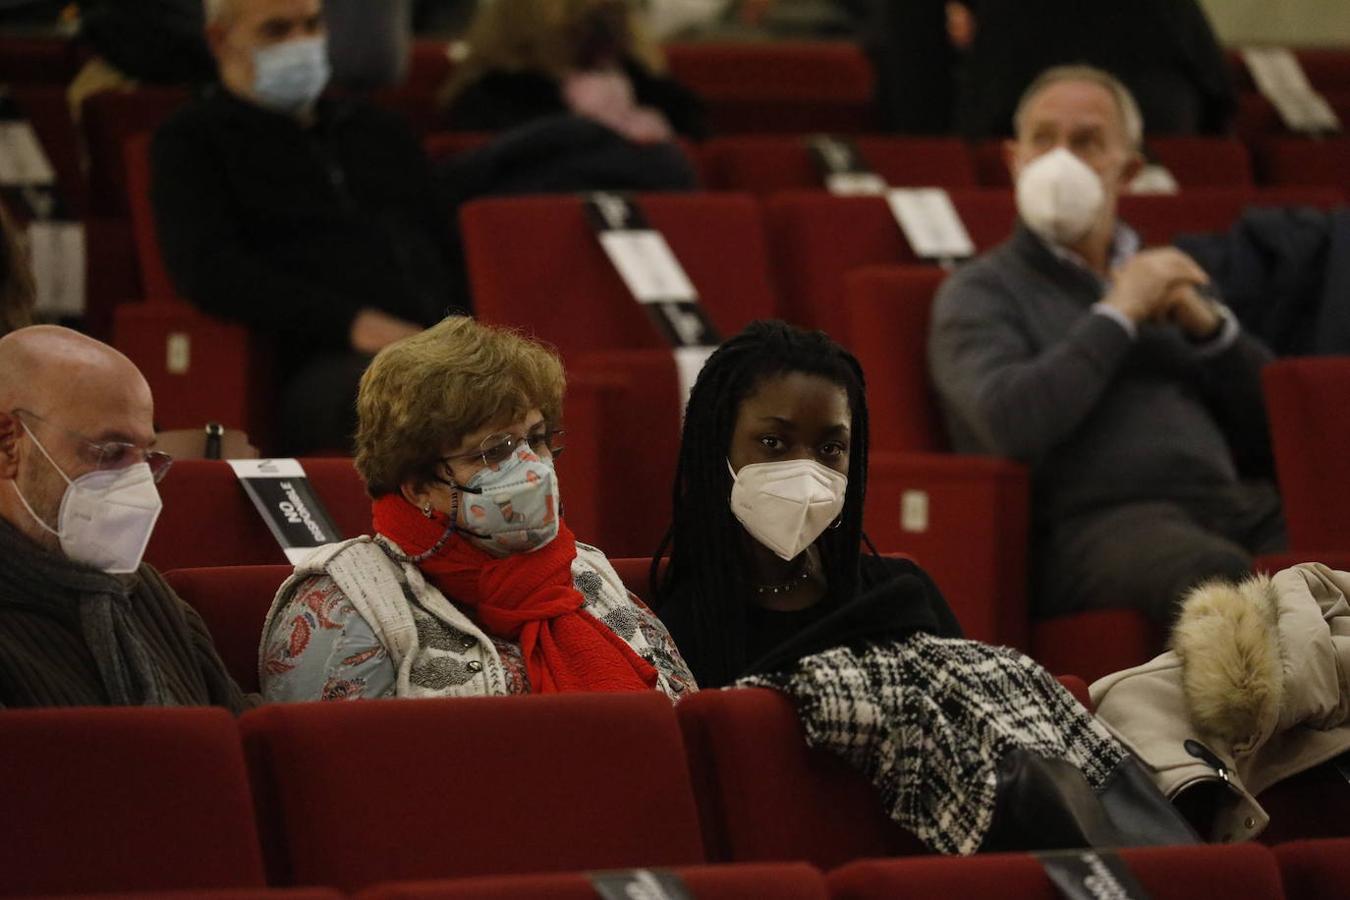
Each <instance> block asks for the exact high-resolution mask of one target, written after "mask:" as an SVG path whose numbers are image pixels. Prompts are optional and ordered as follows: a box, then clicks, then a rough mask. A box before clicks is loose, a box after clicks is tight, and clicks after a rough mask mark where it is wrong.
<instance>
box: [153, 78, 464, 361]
mask: <svg viewBox="0 0 1350 900" xmlns="http://www.w3.org/2000/svg"><path fill="white" fill-rule="evenodd" d="M152 152H153V167H154V181H153V186H152V199H153V201H154V206H155V219H156V225H157V230H158V233H159V244H160V247H161V248H163V252H164V260H165V263H166V264H167V266H168V268H169V272H170V274H171V275H172V277H173V280H174V283H175V285H176V287H177V289H178V291H179V292H180V293H182V294H183V295H184V296H185V297H186V298H187V299H188V300H190V301H192V302H193V303H194V304H196V305H197V306H199V307H201V308H202V309H203V310H205V311H206V312H209V313H212V314H214V315H218V316H221V317H223V318H226V319H232V320H234V321H237V322H241V323H243V324H244V325H246V326H248V327H250V328H251V329H253V330H255V331H258V332H263V333H268V334H274V335H279V336H281V337H282V338H283V339H284V340H285V350H286V352H285V353H284V354H282V355H283V356H284V357H285V358H286V359H287V361H288V362H291V363H292V364H296V363H298V361H299V358H303V357H306V356H309V355H311V354H313V353H315V352H320V351H324V350H329V351H346V350H349V349H350V345H349V332H350V328H351V323H352V320H353V318H354V317H355V315H356V313H357V311H358V310H359V309H360V308H361V307H367V306H369V307H375V308H378V309H382V310H384V311H386V312H388V313H389V314H391V315H394V316H397V317H399V318H402V319H406V320H407V321H410V322H413V323H416V324H419V325H431V324H434V323H435V322H437V321H439V320H440V319H441V318H443V317H444V316H445V315H446V314H447V313H448V312H450V311H451V310H452V309H453V308H454V307H456V306H462V305H463V300H462V298H461V297H460V291H459V289H458V288H457V285H458V282H457V281H456V280H455V278H453V277H452V275H453V273H454V272H455V270H456V267H455V265H454V263H453V262H452V261H451V260H452V257H451V256H450V254H449V249H448V247H449V242H448V240H447V227H446V226H447V220H448V215H447V214H446V213H445V212H444V211H443V210H442V209H441V204H440V203H439V202H438V200H437V195H436V191H435V190H434V187H433V183H432V176H431V171H430V166H429V164H428V162H427V160H426V157H425V156H424V155H423V153H422V150H421V148H420V147H419V146H418V144H417V142H416V140H415V139H414V138H413V136H412V133H411V132H410V131H409V129H408V127H407V125H406V124H405V123H404V122H403V121H402V120H401V119H400V118H399V117H398V116H397V115H395V114H393V113H389V112H387V111H384V110H380V109H378V108H376V107H374V106H370V105H366V104H363V103H357V102H352V101H347V100H330V99H325V100H321V101H320V103H319V105H318V107H317V109H316V122H315V124H314V125H313V126H311V127H303V126H301V125H300V124H299V123H298V122H297V121H296V120H295V119H293V118H291V117H289V116H284V115H279V114H277V113H273V112H271V111H269V110H266V109H263V108H262V107H259V106H256V105H253V104H251V103H246V102H244V101H242V100H239V99H238V98H236V97H234V96H233V95H231V94H230V93H229V92H227V91H225V90H223V89H221V88H219V87H213V88H211V89H209V90H208V91H207V92H206V93H205V94H204V95H203V97H202V98H201V99H199V100H198V101H196V102H195V103H192V104H191V105H189V106H187V107H186V108H184V109H182V110H181V111H179V112H178V113H177V114H175V115H174V116H173V117H172V118H171V119H170V120H169V121H168V122H166V123H165V124H164V126H163V127H161V128H160V130H159V132H158V133H157V134H156V135H155V140H154V145H153V151H152Z"/></svg>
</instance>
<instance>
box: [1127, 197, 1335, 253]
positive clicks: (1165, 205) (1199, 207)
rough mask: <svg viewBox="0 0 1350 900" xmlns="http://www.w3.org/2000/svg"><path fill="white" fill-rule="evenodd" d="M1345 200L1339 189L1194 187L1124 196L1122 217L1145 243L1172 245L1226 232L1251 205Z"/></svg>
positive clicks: (1323, 205) (1326, 204) (1322, 204)
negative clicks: (1179, 239) (1188, 237)
mask: <svg viewBox="0 0 1350 900" xmlns="http://www.w3.org/2000/svg"><path fill="white" fill-rule="evenodd" d="M1344 202H1345V198H1344V196H1343V195H1342V194H1341V192H1340V190H1339V189H1336V188H1313V187H1284V188H1264V189H1260V190H1254V189H1250V188H1192V189H1190V190H1188V191H1183V192H1182V193H1180V194H1176V195H1173V196H1142V195H1135V196H1126V197H1121V198H1120V216H1121V218H1122V219H1124V220H1125V221H1126V222H1129V223H1130V225H1131V226H1133V227H1134V228H1135V230H1137V231H1138V232H1139V235H1140V237H1142V238H1143V239H1144V243H1145V244H1146V245H1153V244H1170V243H1171V242H1172V241H1174V240H1176V238H1177V236H1178V235H1181V234H1187V233H1190V232H1199V231H1227V230H1228V228H1229V227H1230V226H1232V224H1233V223H1234V222H1236V221H1237V220H1238V218H1239V217H1241V215H1242V213H1243V210H1245V209H1247V207H1249V206H1315V207H1317V208H1319V209H1331V208H1334V207H1336V206H1338V205H1340V204H1342V203H1344Z"/></svg>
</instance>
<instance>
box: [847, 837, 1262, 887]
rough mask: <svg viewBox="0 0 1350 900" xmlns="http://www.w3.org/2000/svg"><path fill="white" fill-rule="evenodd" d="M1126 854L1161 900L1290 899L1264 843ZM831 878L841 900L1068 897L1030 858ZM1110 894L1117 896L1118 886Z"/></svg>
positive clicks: (866, 866) (910, 863)
mask: <svg viewBox="0 0 1350 900" xmlns="http://www.w3.org/2000/svg"><path fill="white" fill-rule="evenodd" d="M1119 853H1120V858H1121V860H1122V861H1123V862H1124V863H1125V865H1126V866H1128V867H1129V869H1130V871H1131V872H1132V873H1133V874H1134V876H1135V878H1137V879H1138V880H1139V883H1140V886H1141V887H1143V888H1144V890H1145V891H1147V896H1149V897H1152V898H1154V900H1189V898H1192V897H1226V896H1231V897H1243V898H1251V900H1282V898H1283V896H1284V895H1283V893H1282V891H1281V888H1280V871H1279V868H1278V866H1277V865H1276V863H1275V858H1274V856H1272V855H1271V853H1270V851H1269V850H1267V849H1265V848H1264V847H1261V846H1258V845H1256V844H1230V845H1216V846H1195V847H1141V848H1135V849H1125V850H1121V851H1119ZM827 880H828V882H829V885H830V894H831V896H832V897H834V898H835V900H882V898H886V900H891V898H895V900H901V898H915V900H918V898H928V897H1006V898H1008V900H1058V898H1060V897H1063V896H1064V894H1063V893H1062V892H1061V891H1060V890H1059V888H1057V887H1056V886H1055V884H1054V882H1052V881H1051V880H1050V876H1049V875H1047V874H1046V873H1045V869H1044V868H1043V867H1042V865H1041V863H1040V861H1039V860H1038V859H1037V858H1036V857H1035V856H1032V855H1031V854H1023V853H1015V854H1014V853H1007V854H1004V853H991V854H988V855H983V856H974V857H969V858H961V857H937V856H933V857H925V858H923V859H897V860H865V861H860V862H855V863H853V864H851V865H848V866H844V867H843V868H841V869H839V870H837V871H834V872H831V873H830V874H829V876H828V878H827ZM1103 889H1104V890H1108V891H1109V890H1110V886H1109V885H1107V886H1104V888H1103ZM1103 896H1114V894H1106V893H1104V894H1103Z"/></svg>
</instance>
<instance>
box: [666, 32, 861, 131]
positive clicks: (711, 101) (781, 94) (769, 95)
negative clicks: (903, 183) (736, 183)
mask: <svg viewBox="0 0 1350 900" xmlns="http://www.w3.org/2000/svg"><path fill="white" fill-rule="evenodd" d="M664 49H665V53H666V59H667V62H668V63H669V65H670V74H671V75H672V76H673V77H674V78H675V79H677V80H678V81H680V82H682V83H683V84H684V85H685V86H686V87H688V88H690V89H691V90H693V91H694V92H695V93H697V94H698V95H699V96H700V97H701V98H702V99H703V101H704V103H705V104H706V105H707V108H708V124H709V126H710V127H711V129H712V131H713V133H714V134H801V133H806V132H822V131H823V132H838V133H841V134H859V133H866V132H869V131H875V130H876V126H877V123H878V115H877V110H876V106H875V103H874V100H873V94H874V91H875V81H876V77H875V75H874V73H873V69H872V65H871V63H870V62H869V61H868V59H867V57H866V55H864V53H863V51H862V49H861V48H860V47H858V45H857V44H854V43H845V42H826V41H811V42H801V43H794V42H784V41H774V42H772V43H749V42H736V43H711V42H709V43H689V44H670V45H667V46H666V47H665V48H664Z"/></svg>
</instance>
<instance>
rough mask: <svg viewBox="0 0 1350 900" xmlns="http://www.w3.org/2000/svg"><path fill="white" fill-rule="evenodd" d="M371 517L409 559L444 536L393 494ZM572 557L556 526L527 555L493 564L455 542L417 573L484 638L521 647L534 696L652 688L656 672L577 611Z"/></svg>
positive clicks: (569, 540) (466, 543)
mask: <svg viewBox="0 0 1350 900" xmlns="http://www.w3.org/2000/svg"><path fill="white" fill-rule="evenodd" d="M372 510H373V511H374V519H375V530H376V531H377V532H378V533H379V534H382V535H384V536H385V537H387V538H389V539H391V540H392V541H394V543H396V544H398V546H399V547H401V548H402V549H403V552H405V553H407V554H408V555H409V556H421V555H422V554H423V553H426V552H427V551H428V550H430V549H431V548H432V547H433V546H435V544H436V542H437V541H439V540H440V539H441V538H442V537H443V536H444V535H445V528H446V520H445V517H444V516H443V515H437V516H435V517H433V518H430V519H429V518H427V517H426V516H424V515H422V513H420V512H419V511H418V510H417V508H416V507H414V506H413V505H412V504H411V503H409V502H408V501H407V500H405V499H403V497H401V496H399V495H397V494H389V495H387V496H384V497H381V498H380V499H379V500H376V501H375V503H374V504H373V505H372ZM576 555H577V543H576V538H575V537H573V535H572V532H571V530H570V529H568V527H567V523H565V522H559V523H558V536H557V537H555V538H554V539H553V540H551V541H549V542H548V543H547V544H545V545H544V546H543V547H540V548H539V549H538V550H534V551H531V552H529V553H513V554H511V555H510V556H506V557H496V556H493V555H492V554H490V553H488V552H487V551H485V550H482V549H480V548H479V547H478V546H476V545H475V544H474V543H473V542H472V541H470V540H468V539H466V538H465V537H463V536H462V535H460V534H455V535H453V536H451V538H450V539H449V540H448V541H446V542H445V545H444V546H443V547H442V548H441V549H440V550H438V551H436V553H435V554H434V555H433V556H431V557H429V558H427V559H424V560H422V561H420V562H419V563H417V566H418V568H420V569H421V570H422V573H423V574H424V575H426V576H427V578H428V579H430V581H431V583H432V584H434V585H436V587H437V588H439V589H440V591H441V593H443V594H445V595H446V596H447V597H449V598H451V599H452V600H454V602H455V603H457V604H459V605H461V606H465V607H468V608H469V610H470V612H471V613H472V615H473V616H474V617H475V618H476V619H477V621H478V624H479V625H481V626H482V627H483V628H484V629H485V630H486V631H488V632H489V633H491V634H493V635H495V636H497V637H502V638H507V639H509V640H513V641H517V642H518V643H519V644H520V649H521V652H522V653H523V654H524V656H525V671H526V673H527V674H528V675H529V678H530V688H531V689H532V690H533V691H535V692H536V693H540V694H552V693H563V692H571V691H641V690H649V689H652V688H654V687H656V670H655V669H654V668H652V666H651V665H650V664H649V663H648V662H647V661H646V660H644V659H643V658H642V657H640V656H638V655H637V654H636V653H634V652H633V648H632V647H630V646H628V644H627V643H625V642H624V640H623V639H622V638H620V637H619V636H618V635H617V634H615V633H614V632H613V631H612V630H611V629H610V628H608V627H607V626H606V625H605V624H604V623H603V622H600V621H599V620H598V619H596V618H595V617H594V616H592V615H591V614H590V613H588V612H586V611H584V610H583V609H582V608H581V606H582V604H583V603H585V600H586V598H585V597H583V596H582V595H581V592H580V591H578V590H577V589H576V588H575V587H574V586H573V584H572V560H573V559H575V558H576Z"/></svg>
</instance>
